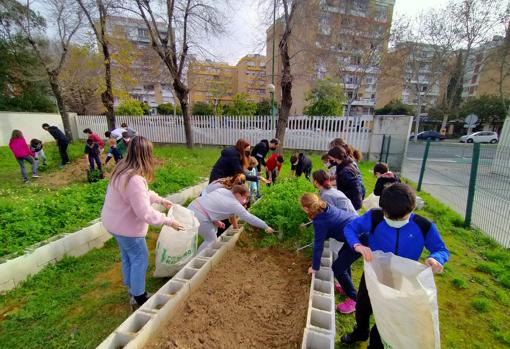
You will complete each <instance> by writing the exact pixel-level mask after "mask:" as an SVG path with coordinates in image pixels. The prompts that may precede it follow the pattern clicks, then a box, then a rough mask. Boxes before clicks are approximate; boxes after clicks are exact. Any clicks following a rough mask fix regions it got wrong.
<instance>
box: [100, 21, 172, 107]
mask: <svg viewBox="0 0 510 349" xmlns="http://www.w3.org/2000/svg"><path fill="white" fill-rule="evenodd" d="M165 29H166V27H165V25H164V24H163V23H161V28H160V30H161V31H162V32H163V33H164V30H165ZM107 33H108V34H109V35H111V36H113V37H116V40H111V44H112V47H113V54H112V56H113V68H114V69H115V68H118V69H122V70H125V72H124V73H125V74H126V75H127V74H129V76H130V77H131V79H132V80H133V81H132V83H130V84H129V86H127V93H128V94H129V96H130V97H132V98H134V99H137V100H140V101H142V102H147V103H148V104H149V106H150V107H151V108H152V109H153V111H154V112H155V109H156V107H157V106H158V105H159V104H163V103H174V102H175V101H176V99H174V96H173V88H172V79H171V77H170V73H169V72H168V70H167V68H166V66H165V65H164V64H163V62H162V61H161V58H160V57H159V56H158V55H157V53H156V52H155V51H154V50H153V49H152V47H151V46H150V38H149V32H148V30H147V28H146V25H145V22H144V21H143V20H139V19H135V18H128V17H118V16H111V17H109V18H108V21H107ZM125 42H127V43H128V46H129V49H130V50H133V51H131V52H127V53H124V56H130V57H131V59H132V62H131V64H130V65H129V66H126V64H125V62H118V61H116V60H115V55H116V53H119V52H122V50H125V49H126V48H125V47H122V45H123V43H125ZM120 56H121V55H119V57H120ZM119 102H120V101H119V98H118V97H117V96H116V97H115V104H116V105H118V103H119Z"/></svg>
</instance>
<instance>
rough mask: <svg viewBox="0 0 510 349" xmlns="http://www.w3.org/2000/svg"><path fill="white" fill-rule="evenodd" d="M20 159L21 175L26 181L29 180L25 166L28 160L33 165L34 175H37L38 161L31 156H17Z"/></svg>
mask: <svg viewBox="0 0 510 349" xmlns="http://www.w3.org/2000/svg"><path fill="white" fill-rule="evenodd" d="M16 160H18V164H19V167H20V169H21V177H22V178H23V180H24V181H28V177H27V169H26V168H25V161H28V162H29V163H30V164H31V165H32V175H33V176H37V161H35V160H34V158H33V157H31V156H25V157H24V158H19V159H18V158H16Z"/></svg>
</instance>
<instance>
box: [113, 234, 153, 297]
mask: <svg viewBox="0 0 510 349" xmlns="http://www.w3.org/2000/svg"><path fill="white" fill-rule="evenodd" d="M112 235H113V237H114V238H115V240H117V244H118V245H119V249H120V257H121V260H122V276H123V278H124V285H126V286H127V287H128V289H129V292H130V293H131V294H132V295H133V296H141V295H142V294H144V293H145V274H146V273H147V268H148V266H149V250H148V249H147V244H146V242H145V237H128V236H120V235H115V234H112Z"/></svg>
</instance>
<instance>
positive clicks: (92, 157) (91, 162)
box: [89, 154, 101, 170]
mask: <svg viewBox="0 0 510 349" xmlns="http://www.w3.org/2000/svg"><path fill="white" fill-rule="evenodd" d="M94 162H95V163H96V164H97V169H98V170H100V169H101V158H100V157H99V154H89V165H90V169H91V170H94Z"/></svg>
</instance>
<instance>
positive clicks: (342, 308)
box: [336, 298, 356, 314]
mask: <svg viewBox="0 0 510 349" xmlns="http://www.w3.org/2000/svg"><path fill="white" fill-rule="evenodd" d="M336 311H338V312H339V313H342V314H352V313H354V312H355V311H356V302H355V301H353V300H352V299H350V298H347V299H346V300H345V301H344V302H343V303H340V304H338V305H337V306H336Z"/></svg>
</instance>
